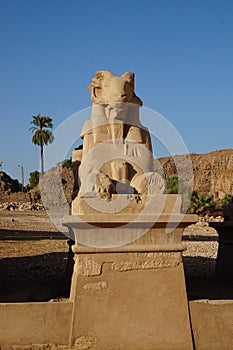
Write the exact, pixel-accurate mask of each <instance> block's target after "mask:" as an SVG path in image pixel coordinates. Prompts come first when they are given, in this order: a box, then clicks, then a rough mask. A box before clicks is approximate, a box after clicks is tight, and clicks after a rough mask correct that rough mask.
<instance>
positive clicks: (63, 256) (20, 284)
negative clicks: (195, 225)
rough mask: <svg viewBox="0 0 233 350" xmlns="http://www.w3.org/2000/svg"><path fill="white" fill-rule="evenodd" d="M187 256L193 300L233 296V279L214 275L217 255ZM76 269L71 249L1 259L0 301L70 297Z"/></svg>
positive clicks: (189, 291) (187, 279)
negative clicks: (204, 273)
mask: <svg viewBox="0 0 233 350" xmlns="http://www.w3.org/2000/svg"><path fill="white" fill-rule="evenodd" d="M183 260H184V269H185V278H186V286H187V295H188V299H189V300H196V299H233V281H232V280H229V279H226V278H225V279H223V278H219V277H218V278H217V277H216V276H215V275H214V267H215V259H210V258H204V257H184V258H183ZM190 266H191V267H193V270H190ZM203 266H205V271H206V266H209V268H210V269H209V272H210V273H209V274H207V275H203V273H202V269H203ZM72 270H73V256H72V254H71V253H68V252H67V253H49V254H42V255H38V256H30V257H20V258H5V259H1V260H0V302H28V301H34V302H35V301H38V302H39V301H49V300H51V299H58V300H59V299H62V298H68V297H69V292H70V283H71V276H72ZM203 270H204V269H203ZM207 270H208V269H207Z"/></svg>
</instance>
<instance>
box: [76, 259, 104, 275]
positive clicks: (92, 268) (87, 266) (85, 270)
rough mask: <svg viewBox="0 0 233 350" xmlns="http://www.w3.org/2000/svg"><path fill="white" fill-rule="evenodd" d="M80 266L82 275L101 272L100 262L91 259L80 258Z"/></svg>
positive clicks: (99, 273)
mask: <svg viewBox="0 0 233 350" xmlns="http://www.w3.org/2000/svg"><path fill="white" fill-rule="evenodd" d="M79 265H80V268H81V274H82V276H98V275H101V273H102V264H101V263H97V262H95V261H93V260H91V259H88V258H83V259H80V264H79Z"/></svg>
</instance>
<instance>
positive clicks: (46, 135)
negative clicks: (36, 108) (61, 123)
mask: <svg viewBox="0 0 233 350" xmlns="http://www.w3.org/2000/svg"><path fill="white" fill-rule="evenodd" d="M32 118H33V120H32V121H31V124H33V125H34V126H32V127H31V128H30V129H29V130H31V132H32V133H33V136H32V143H34V144H35V145H38V146H40V161H41V163H40V164H41V174H43V173H44V146H47V145H48V144H49V143H52V142H53V140H54V136H53V133H52V132H51V131H50V130H48V129H52V128H53V123H52V118H50V117H49V116H43V115H40V113H39V114H38V115H36V116H33V117H32Z"/></svg>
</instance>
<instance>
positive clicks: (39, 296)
mask: <svg viewBox="0 0 233 350" xmlns="http://www.w3.org/2000/svg"><path fill="white" fill-rule="evenodd" d="M72 262H73V257H72V254H71V253H70V254H68V253H48V254H42V255H37V256H28V257H20V258H5V259H1V260H0V302H27V301H48V300H51V299H56V298H67V297H69V291H70V283H71V276H72V269H73V263H72Z"/></svg>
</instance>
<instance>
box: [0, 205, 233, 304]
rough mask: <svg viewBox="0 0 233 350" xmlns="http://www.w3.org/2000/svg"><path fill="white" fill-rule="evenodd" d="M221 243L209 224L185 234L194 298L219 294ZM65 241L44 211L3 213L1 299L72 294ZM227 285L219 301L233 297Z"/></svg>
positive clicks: (0, 225)
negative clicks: (219, 247) (218, 271)
mask: <svg viewBox="0 0 233 350" xmlns="http://www.w3.org/2000/svg"><path fill="white" fill-rule="evenodd" d="M25 237H26V238H27V240H24V238H25ZM13 238H14V240H13ZM217 239H218V235H217V233H216V231H215V230H214V229H213V228H210V227H209V226H208V225H207V224H206V223H198V224H196V225H191V226H189V227H188V228H186V229H185V231H184V234H183V244H184V246H185V247H186V250H185V251H184V253H183V262H184V271H185V276H186V282H187V292H188V295H189V298H190V299H192V298H195V297H205V296H206V297H207V298H208V296H211V295H212V294H213V293H212V294H211V293H210V290H212V292H213V290H214V289H215V290H216V283H218V282H216V279H215V278H214V270H215V264H216V257H217V250H218V242H217ZM67 241H68V238H67V237H65V236H64V235H62V234H60V233H59V232H58V229H57V227H56V226H55V225H54V224H53V223H52V222H51V220H50V218H49V216H48V215H47V213H46V212H43V211H40V212H19V211H12V212H9V211H1V212H0V301H18V300H19V301H27V300H32V301H34V300H48V299H51V298H55V297H59V296H68V293H69V283H70V273H71V272H70V271H69V270H67V261H68V257H69V255H68V250H69V246H68V244H67ZM223 284H224V283H221V288H220V289H221V290H220V292H219V294H218V295H219V297H222V295H223V294H224V293H225V294H224V295H229V293H230V295H231V293H232V298H233V288H232V290H230V291H229V288H231V286H230V287H229V285H228V284H227V286H225V285H223ZM200 286H201V288H200ZM217 289H219V287H218V288H217ZM38 290H40V293H38ZM205 290H206V291H205ZM208 290H209V291H208ZM204 291H205V293H206V295H203V293H204ZM227 293H228V294H227ZM210 294H211V295H210Z"/></svg>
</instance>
